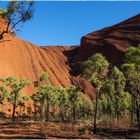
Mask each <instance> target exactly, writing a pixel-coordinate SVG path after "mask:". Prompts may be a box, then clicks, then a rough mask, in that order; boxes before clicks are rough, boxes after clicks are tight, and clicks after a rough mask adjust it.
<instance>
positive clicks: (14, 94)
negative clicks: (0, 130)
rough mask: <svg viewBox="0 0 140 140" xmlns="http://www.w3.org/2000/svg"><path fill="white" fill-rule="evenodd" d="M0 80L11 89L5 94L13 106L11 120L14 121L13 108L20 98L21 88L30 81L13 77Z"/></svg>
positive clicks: (14, 108)
mask: <svg viewBox="0 0 140 140" xmlns="http://www.w3.org/2000/svg"><path fill="white" fill-rule="evenodd" d="M0 81H2V82H3V83H5V84H6V86H9V87H10V88H11V91H9V92H8V94H7V100H8V102H9V103H11V104H12V106H13V112H12V120H13V122H15V110H16V107H17V105H18V103H19V101H20V100H21V96H20V94H21V90H22V89H23V88H24V87H25V86H27V85H29V83H30V82H29V81H28V80H17V79H16V78H14V77H8V78H6V79H0Z"/></svg>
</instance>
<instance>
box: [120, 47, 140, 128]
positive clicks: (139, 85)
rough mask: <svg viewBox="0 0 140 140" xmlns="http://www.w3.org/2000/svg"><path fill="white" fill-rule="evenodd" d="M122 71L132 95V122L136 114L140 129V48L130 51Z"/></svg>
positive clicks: (126, 55)
mask: <svg viewBox="0 0 140 140" xmlns="http://www.w3.org/2000/svg"><path fill="white" fill-rule="evenodd" d="M122 70H123V72H124V74H125V77H126V89H127V91H129V92H130V93H131V95H132V110H131V118H132V119H131V120H132V121H133V114H136V118H137V124H138V127H139V128H140V47H137V48H129V49H128V51H127V52H126V54H125V57H124V64H123V65H122ZM135 112H136V113H135Z"/></svg>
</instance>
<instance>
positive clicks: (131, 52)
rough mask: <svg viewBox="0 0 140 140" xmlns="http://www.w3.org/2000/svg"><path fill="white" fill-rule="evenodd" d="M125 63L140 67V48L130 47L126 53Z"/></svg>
mask: <svg viewBox="0 0 140 140" xmlns="http://www.w3.org/2000/svg"><path fill="white" fill-rule="evenodd" d="M124 63H129V64H132V63H135V64H137V65H140V46H138V47H130V48H129V49H128V50H127V52H126V53H125V57H124Z"/></svg>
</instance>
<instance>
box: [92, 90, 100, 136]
mask: <svg viewBox="0 0 140 140" xmlns="http://www.w3.org/2000/svg"><path fill="white" fill-rule="evenodd" d="M98 96H99V91H97V94H96V104H95V113H94V122H93V132H94V134H96V131H97V126H96V125H97V124H96V123H97V122H96V119H97V113H98Z"/></svg>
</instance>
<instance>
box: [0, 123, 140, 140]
mask: <svg viewBox="0 0 140 140" xmlns="http://www.w3.org/2000/svg"><path fill="white" fill-rule="evenodd" d="M8 138H9V139H10V138H12V139H46V138H50V139H60V138H64V139H97V138H100V139H103V138H135V139H138V138H140V131H139V130H138V129H137V128H135V127H132V128H127V129H125V128H123V127H121V126H120V127H116V126H115V127H114V126H112V128H109V125H105V127H102V126H99V125H98V129H97V134H96V135H95V134H93V133H92V122H90V121H84V122H78V123H77V124H75V125H73V124H71V123H61V122H48V123H45V124H42V123H40V122H35V121H21V122H19V121H17V122H16V123H15V124H13V123H10V122H8V121H0V139H8Z"/></svg>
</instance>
